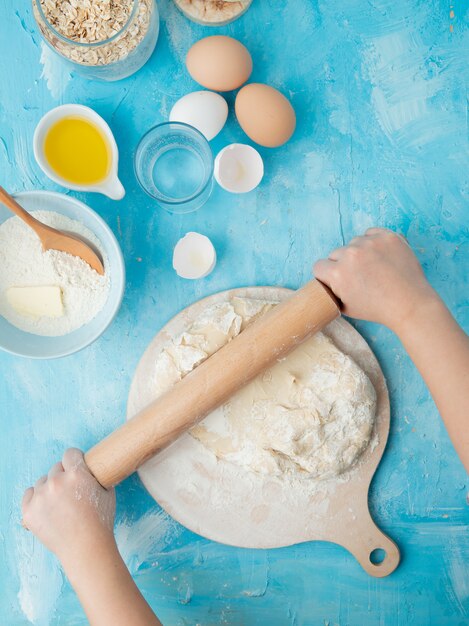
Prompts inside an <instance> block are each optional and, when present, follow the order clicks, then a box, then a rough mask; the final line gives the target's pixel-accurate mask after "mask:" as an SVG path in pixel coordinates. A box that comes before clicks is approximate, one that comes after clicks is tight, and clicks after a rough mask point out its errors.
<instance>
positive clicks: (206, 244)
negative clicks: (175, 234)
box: [173, 232, 217, 280]
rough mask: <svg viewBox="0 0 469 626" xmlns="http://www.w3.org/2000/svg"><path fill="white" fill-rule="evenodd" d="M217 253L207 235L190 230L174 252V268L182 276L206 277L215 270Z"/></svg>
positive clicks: (191, 277) (193, 278)
mask: <svg viewBox="0 0 469 626" xmlns="http://www.w3.org/2000/svg"><path fill="white" fill-rule="evenodd" d="M216 262H217V254H216V252H215V248H214V247H213V244H212V242H211V241H210V239H209V238H208V237H206V236H205V235H201V234H200V233H194V232H189V233H187V235H185V236H184V237H182V239H180V240H179V241H178V242H177V244H176V246H175V248H174V253H173V268H174V269H175V270H176V273H177V275H178V276H180V277H181V278H188V279H190V280H195V279H196V278H204V277H205V276H208V275H209V274H210V272H211V271H212V270H213V268H214V267H215V265H216Z"/></svg>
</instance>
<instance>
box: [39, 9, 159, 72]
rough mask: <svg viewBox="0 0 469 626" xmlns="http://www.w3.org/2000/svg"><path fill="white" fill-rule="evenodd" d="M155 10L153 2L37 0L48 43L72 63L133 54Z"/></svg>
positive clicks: (98, 62) (104, 62)
mask: <svg viewBox="0 0 469 626" xmlns="http://www.w3.org/2000/svg"><path fill="white" fill-rule="evenodd" d="M153 7H154V4H153V0H33V8H34V14H35V17H36V20H37V22H38V24H39V27H40V29H41V32H42V34H43V36H44V37H45V39H46V40H47V42H48V43H49V44H50V45H52V47H53V48H54V49H55V50H56V51H57V52H59V53H60V54H62V55H63V56H65V57H66V58H68V59H70V60H71V61H74V62H75V63H79V64H82V65H92V66H93V65H108V64H110V63H115V62H117V61H121V60H122V59H124V58H126V57H127V56H128V55H129V54H130V53H131V52H133V51H134V50H135V49H136V48H137V46H138V45H139V44H140V43H141V42H142V40H143V39H144V37H145V35H146V34H147V31H148V29H149V26H150V19H151V12H152V10H153ZM54 31H55V32H54Z"/></svg>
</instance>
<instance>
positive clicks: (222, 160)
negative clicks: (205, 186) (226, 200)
mask: <svg viewBox="0 0 469 626" xmlns="http://www.w3.org/2000/svg"><path fill="white" fill-rule="evenodd" d="M214 176H215V180H216V181H217V183H218V184H219V185H220V187H223V189H225V190H226V191H231V192H232V193H247V192H248V191H252V190H253V189H255V188H256V187H257V186H258V185H259V183H260V182H261V180H262V177H263V176H264V162H263V161H262V157H261V155H260V154H259V152H258V151H257V150H256V149H255V148H253V147H252V146H248V145H246V144H244V143H232V144H230V145H229V146H226V148H223V150H221V151H220V152H219V153H218V154H217V156H216V159H215V163H214Z"/></svg>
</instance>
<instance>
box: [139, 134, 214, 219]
mask: <svg viewBox="0 0 469 626" xmlns="http://www.w3.org/2000/svg"><path fill="white" fill-rule="evenodd" d="M134 164H135V174H136V176H137V180H138V182H139V183H140V185H141V186H142V188H143V189H144V191H146V192H147V194H148V195H150V196H151V197H152V198H154V199H155V200H156V201H157V203H158V204H159V205H160V206H161V207H162V208H163V209H166V210H167V211H169V212H170V213H190V212H191V211H196V210H197V209H199V208H200V207H201V206H202V205H203V204H205V202H207V200H208V198H209V197H210V194H211V193H212V188H213V155H212V151H211V149H210V146H209V143H208V141H207V140H206V139H205V137H204V136H203V135H202V133H201V132H199V131H198V130H197V129H196V128H194V127H193V126H189V124H183V123H182V122H165V123H164V124H158V126H154V127H153V128H151V129H150V130H149V131H148V132H147V133H146V134H145V135H144V136H143V137H142V139H141V140H140V143H139V144H138V146H137V151H136V153H135V162H134Z"/></svg>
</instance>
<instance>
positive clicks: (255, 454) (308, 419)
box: [152, 298, 376, 480]
mask: <svg viewBox="0 0 469 626" xmlns="http://www.w3.org/2000/svg"><path fill="white" fill-rule="evenodd" d="M273 305H274V303H271V302H266V301H263V300H253V299H245V298H232V299H231V300H230V301H229V302H222V303H219V304H216V305H214V306H212V307H210V308H208V309H207V310H206V311H205V313H204V315H203V316H201V317H199V318H198V319H197V320H196V321H195V322H194V323H193V324H192V325H191V327H190V328H188V330H187V332H185V333H183V334H182V335H180V336H179V337H176V338H174V339H173V340H172V341H171V342H170V343H169V344H168V345H167V346H166V347H165V348H164V350H162V352H161V353H160V354H159V355H158V357H157V360H156V364H155V366H156V367H155V374H154V377H153V382H152V384H153V385H154V386H155V388H154V392H155V395H156V396H158V395H160V394H162V393H163V392H164V391H166V390H167V389H168V388H170V387H171V386H172V385H174V384H175V383H176V382H177V381H178V380H180V379H181V378H182V377H184V376H185V375H187V374H188V373H189V372H190V371H192V370H193V369H194V367H196V366H197V365H198V364H199V363H201V362H202V361H204V360H205V359H206V358H207V357H208V356H210V355H211V354H213V353H214V352H215V351H216V350H218V349H219V348H220V347H221V346H222V345H224V344H225V343H227V342H228V341H230V340H231V339H233V337H235V336H236V335H237V334H238V333H239V332H240V331H241V330H243V328H245V326H246V324H248V323H249V322H251V321H252V320H253V319H255V318H256V317H258V316H260V315H263V314H264V313H265V312H266V311H268V310H269V309H270V308H271V307H272V306H273ZM375 413H376V392H375V389H374V387H373V385H372V383H371V382H370V380H369V378H368V376H367V375H366V374H365V373H364V372H363V370H362V369H361V368H360V367H359V366H358V365H357V364H356V363H355V362H354V361H353V359H351V358H350V357H349V356H348V355H346V354H344V353H343V352H341V351H340V350H339V349H338V348H337V347H336V346H335V345H334V343H333V342H332V341H331V340H330V339H329V338H328V337H327V336H326V335H325V334H323V333H318V334H317V335H315V336H314V337H312V338H311V339H310V340H308V341H306V342H305V343H303V344H302V345H301V346H299V347H298V348H297V349H295V350H294V351H293V352H291V353H290V354H289V355H288V356H287V357H286V358H284V359H282V360H281V361H279V362H277V363H276V364H275V365H274V366H272V367H271V368H269V369H268V370H267V371H266V372H264V373H263V374H262V375H261V376H258V377H257V378H256V379H255V380H254V381H252V382H251V383H250V384H248V385H247V386H245V387H244V388H243V389H241V390H240V391H239V392H238V393H236V394H235V395H234V396H233V397H232V398H231V399H230V400H229V401H228V402H227V403H225V404H224V405H222V406H221V407H219V408H218V409H216V410H215V411H213V412H212V413H211V414H210V415H209V416H208V417H207V418H205V420H203V421H202V422H201V423H200V424H199V425H197V426H195V427H193V428H192V429H191V431H190V433H191V435H192V436H193V437H195V438H196V439H198V440H199V441H200V442H201V443H202V444H203V445H204V446H206V447H207V448H208V449H209V450H211V451H212V452H214V453H215V455H216V456H217V457H218V458H219V459H225V460H226V461H230V462H231V463H234V464H235V465H238V466H241V467H243V468H245V469H248V470H250V471H254V472H256V473H259V474H264V475H269V476H277V477H280V478H282V477H287V476H303V477H308V478H314V479H319V480H322V479H328V478H333V477H337V476H339V475H341V474H343V473H344V472H345V471H346V470H348V469H349V468H350V467H351V466H352V465H353V464H354V463H355V462H356V461H357V459H358V458H359V457H360V456H361V454H362V453H363V452H364V450H365V449H366V448H367V446H368V444H369V442H370V439H371V436H372V432H373V424H374V419H375Z"/></svg>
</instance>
